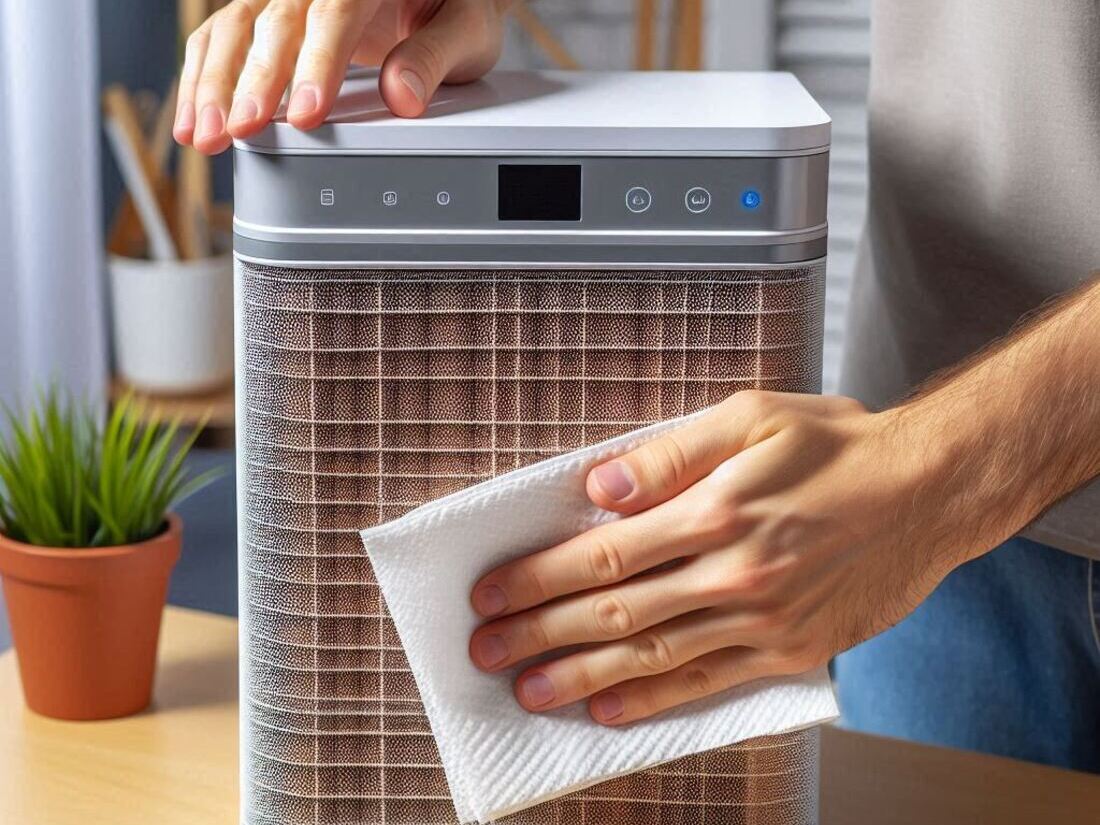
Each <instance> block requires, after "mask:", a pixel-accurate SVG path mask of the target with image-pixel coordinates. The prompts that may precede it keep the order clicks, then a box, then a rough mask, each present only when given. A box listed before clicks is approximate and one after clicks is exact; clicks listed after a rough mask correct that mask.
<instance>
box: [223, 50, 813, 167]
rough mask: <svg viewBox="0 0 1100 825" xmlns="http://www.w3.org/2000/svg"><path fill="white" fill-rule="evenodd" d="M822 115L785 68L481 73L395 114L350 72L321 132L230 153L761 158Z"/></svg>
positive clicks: (269, 138)
mask: <svg viewBox="0 0 1100 825" xmlns="http://www.w3.org/2000/svg"><path fill="white" fill-rule="evenodd" d="M829 135H830V120H829V116H828V115H827V114H826V113H825V111H824V110H823V109H822V108H821V107H820V106H819V105H818V104H817V102H816V101H815V100H814V99H813V98H812V97H811V96H810V94H809V92H807V91H806V90H805V89H804V88H803V87H802V84H800V83H799V82H798V80H796V79H795V77H794V76H793V75H791V74H788V73H785V72H559V71H552V72H511V71H495V72H491V73H490V74H489V75H487V76H486V77H485V78H484V79H482V80H479V81H477V82H476V83H470V84H468V85H465V86H444V87H442V88H440V90H439V92H438V93H437V95H436V97H435V99H434V100H433V101H432V103H431V105H430V106H429V108H428V111H427V112H426V113H425V114H424V115H423V116H422V117H419V118H415V119H411V118H400V117H396V116H394V115H393V114H391V113H390V112H389V110H388V109H386V107H385V104H383V103H382V100H381V97H380V96H379V93H378V83H377V72H376V70H362V71H354V72H352V73H350V74H349V76H348V79H347V80H346V81H345V82H344V86H343V88H342V90H341V93H340V98H339V100H338V101H337V104H336V107H335V109H334V110H333V113H332V115H331V116H330V117H329V119H328V121H327V122H326V123H325V124H324V125H322V126H321V127H319V128H317V129H315V130H313V131H311V132H303V131H300V130H298V129H295V128H294V127H292V126H290V125H289V124H287V123H286V122H285V121H283V120H282V119H278V120H276V121H275V122H274V123H272V124H271V125H269V126H268V127H267V128H266V129H264V130H263V131H262V132H260V133H259V134H258V135H256V136H254V137H252V138H249V139H248V140H244V141H237V146H238V148H241V149H251V150H253V151H260V152H275V153H283V152H285V153H287V154H301V153H313V152H319V153H331V154H359V153H386V154H451V153H478V154H557V153H576V154H662V153H670V154H679V155H694V154H758V153H760V154H764V153H775V152H794V153H798V152H805V151H814V150H821V149H824V148H827V147H828V145H829Z"/></svg>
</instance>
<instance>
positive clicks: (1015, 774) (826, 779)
mask: <svg viewBox="0 0 1100 825" xmlns="http://www.w3.org/2000/svg"><path fill="white" fill-rule="evenodd" d="M236 631H237V625H236V622H234V621H233V620H231V619H226V618H222V617H218V616H212V615H209V614H205V613H197V612H194V611H189V610H181V609H177V608H169V610H168V611H167V613H166V615H165V623H164V632H163V639H162V648H161V666H160V672H159V676H158V687H157V692H156V702H155V707H154V708H153V709H152V710H151V711H148V712H146V713H144V714H142V715H140V716H136V717H133V718H130V719H121V720H117V721H111V722H85V723H66V722H55V721H52V720H49V719H43V718H41V717H37V716H34V715H33V714H31V713H29V712H28V711H26V710H25V709H24V707H23V703H22V696H21V694H20V688H19V680H18V676H17V674H16V668H15V660H14V657H13V656H12V654H11V653H7V654H4V655H3V656H0V823H5V825H6V824H7V823H13V825H15V823H18V825H232V823H235V822H236V821H237V667H236V658H237V649H236V635H237V632H236ZM822 751H823V753H822V804H821V808H822V820H821V821H822V823H823V825H862V823H876V824H877V823H890V825H955V823H959V825H961V824H962V823H966V825H985V823H989V825H1017V823H1018V824H1019V825H1025V823H1026V825H1037V824H1038V825H1060V823H1066V825H1084V823H1088V822H1097V821H1100V778H1097V777H1094V776H1090V775H1086V774H1075V773H1071V772H1069V771H1061V770H1056V769H1053V768H1045V767H1040V766H1036V765H1029V764H1025V763H1022V762H1014V761H1012V760H1008V759H999V758H995V757H990V756H981V755H978V754H973V753H965V752H962V751H951V750H946V749H943V748H931V747H926V746H921V745H913V744H909V743H904V742H897V741H893V740H889V739H880V738H877V737H871V736H863V735H859V734H853V733H849V732H846V731H841V730H835V729H827V730H826V731H825V732H824V737H823V746H822Z"/></svg>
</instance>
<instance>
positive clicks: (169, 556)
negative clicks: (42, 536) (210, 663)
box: [0, 515, 182, 719]
mask: <svg viewBox="0 0 1100 825" xmlns="http://www.w3.org/2000/svg"><path fill="white" fill-rule="evenodd" d="M181 538H182V527H181V523H180V520H179V518H178V517H177V516H174V515H170V516H169V517H168V527H167V529H166V530H164V532H162V533H160V534H158V535H157V536H154V537H153V538H151V539H149V540H147V541H143V542H140V543H138V544H128V545H121V546H118V547H103V548H95V549H53V548H46V547H34V546H32V545H29V544H23V543H21V542H17V541H12V540H11V539H8V538H5V537H4V536H0V576H2V577H3V581H4V596H5V598H6V600H7V605H8V615H9V618H10V619H11V631H12V638H13V639H14V641H15V653H16V656H17V658H18V660H19V673H20V676H21V677H22V680H23V694H24V696H25V698H26V701H27V705H28V706H29V707H30V709H31V710H33V711H35V712H36V713H40V714H42V715H43V716H51V717H54V718H56V719H111V718H114V717H117V716H127V715H129V714H132V713H137V712H138V711H140V710H142V709H144V708H145V707H146V706H147V705H148V704H149V700H150V698H151V697H152V692H153V673H154V670H155V669H156V659H157V641H158V639H159V636H160V617H161V613H162V612H163V609H164V600H165V597H166V595H167V591H168V577H169V576H170V575H171V572H172V567H173V566H174V565H175V563H176V559H178V558H179V554H180V542H181Z"/></svg>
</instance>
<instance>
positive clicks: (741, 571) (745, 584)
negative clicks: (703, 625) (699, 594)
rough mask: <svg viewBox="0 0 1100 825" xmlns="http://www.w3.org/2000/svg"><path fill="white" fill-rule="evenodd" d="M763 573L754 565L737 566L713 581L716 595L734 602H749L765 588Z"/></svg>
mask: <svg viewBox="0 0 1100 825" xmlns="http://www.w3.org/2000/svg"><path fill="white" fill-rule="evenodd" d="M765 580H766V577H765V574H764V573H763V571H761V570H760V569H758V568H756V567H755V566H752V565H737V566H733V567H732V568H731V569H729V570H727V571H726V572H725V573H724V574H723V575H720V576H716V577H714V579H713V589H714V595H717V596H719V597H722V598H724V599H729V600H733V601H748V600H750V599H752V598H753V597H755V596H758V595H759V594H760V592H761V590H762V589H763V587H764V583H765Z"/></svg>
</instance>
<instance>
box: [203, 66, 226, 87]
mask: <svg viewBox="0 0 1100 825" xmlns="http://www.w3.org/2000/svg"><path fill="white" fill-rule="evenodd" d="M199 85H200V86H205V87H207V88H210V89H217V88H220V87H229V86H232V85H233V78H232V76H231V75H230V74H229V72H228V71H227V70H226V69H225V67H223V66H203V67H202V73H201V74H200V75H199Z"/></svg>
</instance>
